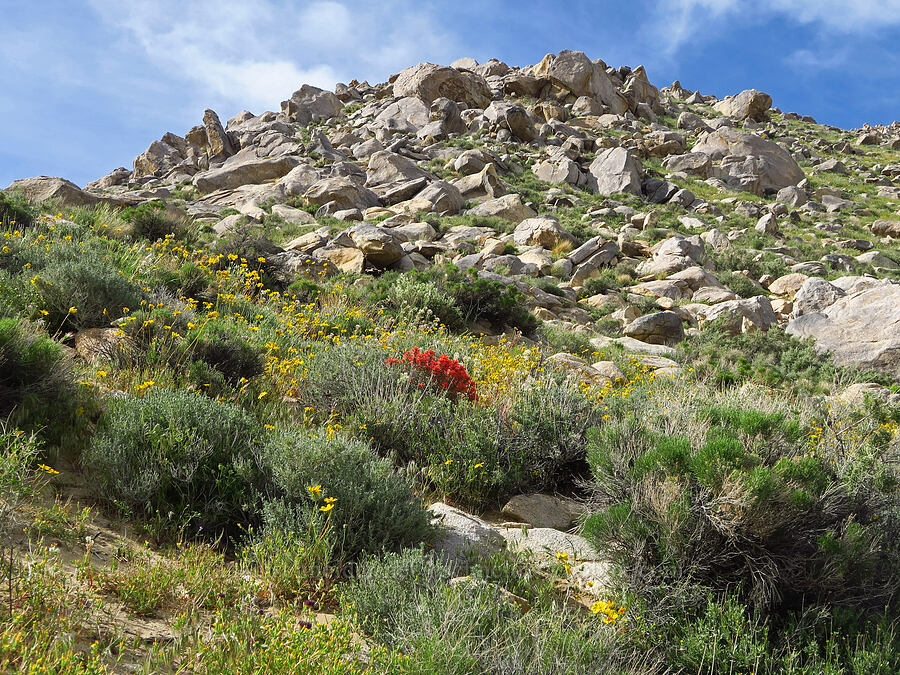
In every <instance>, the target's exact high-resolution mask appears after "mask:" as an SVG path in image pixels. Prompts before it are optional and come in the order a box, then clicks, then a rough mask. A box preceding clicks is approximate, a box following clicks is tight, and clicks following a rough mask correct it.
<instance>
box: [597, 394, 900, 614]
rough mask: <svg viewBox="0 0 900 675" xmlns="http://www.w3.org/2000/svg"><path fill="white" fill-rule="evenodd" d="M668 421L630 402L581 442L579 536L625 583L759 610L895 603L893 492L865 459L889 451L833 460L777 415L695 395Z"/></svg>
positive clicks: (886, 472) (884, 473)
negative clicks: (589, 493) (592, 505)
mask: <svg viewBox="0 0 900 675" xmlns="http://www.w3.org/2000/svg"><path fill="white" fill-rule="evenodd" d="M679 405H681V404H679ZM648 407H649V406H648ZM667 412H670V411H668V410H667ZM670 414H671V413H670ZM679 414H680V415H681V417H680V418H677V419H675V420H673V419H671V418H670V417H668V416H667V415H651V414H648V412H647V408H645V407H642V405H641V404H639V403H637V402H635V403H633V404H632V405H631V412H630V414H628V413H627V412H625V414H621V413H619V414H617V418H618V420H617V421H616V422H615V423H614V424H610V425H608V426H607V427H606V428H605V429H604V430H602V431H598V432H595V433H594V435H593V436H592V439H591V445H590V449H589V462H590V464H591V468H592V471H593V474H594V479H595V482H596V490H597V494H598V498H599V500H600V502H601V503H602V507H601V508H600V509H598V510H597V512H596V513H594V514H593V515H592V516H591V517H590V518H589V519H588V521H587V522H586V524H585V536H586V537H588V539H589V540H591V541H592V543H593V544H594V545H595V546H597V547H598V548H601V549H603V550H605V551H607V552H609V553H610V555H614V556H615V557H617V558H618V559H619V560H621V561H622V562H623V563H624V564H625V565H626V567H628V569H630V570H631V573H632V575H633V582H634V584H635V586H636V587H638V588H641V587H644V588H646V587H647V586H648V585H652V584H655V583H658V582H659V581H660V580H663V579H668V581H669V583H673V584H676V583H691V584H697V585H700V586H702V587H708V588H713V589H716V590H719V591H724V590H725V589H740V591H739V592H740V593H741V594H742V596H743V597H745V598H746V599H747V602H748V603H750V604H751V605H752V606H754V607H757V608H767V607H771V606H775V605H786V606H788V607H791V606H798V605H800V604H802V603H804V602H817V601H822V600H824V599H827V600H828V601H829V602H831V603H835V604H841V603H846V604H849V605H862V606H875V607H878V606H883V604H884V603H885V602H886V601H887V600H888V599H889V598H890V597H892V595H893V594H894V593H896V591H897V590H898V588H900V585H898V576H897V572H896V570H897V569H898V568H897V567H896V565H897V562H898V561H897V552H896V551H892V550H891V548H890V547H889V546H888V545H886V543H887V542H888V541H891V540H892V539H893V538H894V537H896V536H897V533H898V530H897V528H898V525H897V522H896V520H895V516H892V515H891V514H893V513H895V512H896V509H897V507H898V505H900V502H898V497H900V493H898V492H897V481H896V476H895V475H893V473H892V471H893V470H891V469H889V468H885V466H884V465H883V464H882V463H879V462H878V461H877V460H875V459H874V458H876V457H884V456H885V453H889V452H890V449H889V446H886V445H883V444H880V443H878V442H877V441H875V442H865V441H864V443H863V444H864V446H865V448H864V449H862V448H861V449H859V450H857V451H856V452H857V453H858V459H854V458H852V457H850V458H848V457H846V456H844V457H843V458H842V459H841V460H840V461H837V460H835V459H833V458H831V456H830V453H831V452H832V451H831V450H830V449H829V448H827V447H826V446H820V447H821V449H820V450H819V451H818V452H811V451H810V443H811V442H814V441H815V440H816V438H817V436H815V435H813V436H809V435H808V429H807V428H806V427H805V426H801V425H800V424H798V423H797V422H796V421H795V420H793V419H790V418H789V417H787V416H786V415H785V414H784V413H781V412H765V411H760V410H756V409H753V408H750V407H746V406H740V405H732V406H726V405H724V404H722V403H715V404H712V405H708V406H704V405H703V401H702V399H700V400H694V401H693V402H692V403H691V408H690V412H688V410H687V409H685V410H682V411H681V412H680V413H679ZM673 422H676V423H677V422H681V423H682V424H683V425H684V428H685V430H686V432H681V433H678V432H674V431H673V427H674V426H675V424H673ZM875 426H877V423H876V424H875ZM863 438H865V437H863ZM873 460H874V461H873ZM879 464H881V465H879ZM860 473H862V474H864V475H865V476H866V477H865V478H863V479H861V477H860V475H859V474H860ZM652 575H656V579H655V581H651V579H650V577H651V576H652Z"/></svg>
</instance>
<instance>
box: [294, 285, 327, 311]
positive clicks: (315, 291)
mask: <svg viewBox="0 0 900 675" xmlns="http://www.w3.org/2000/svg"><path fill="white" fill-rule="evenodd" d="M323 290H324V289H323V288H322V286H320V285H319V284H317V283H316V282H315V281H310V280H309V279H298V280H297V281H295V282H294V283H292V284H291V285H290V286H288V293H289V294H290V295H291V296H293V299H294V300H296V302H299V303H300V304H301V305H308V304H310V303H313V302H315V301H316V300H318V299H319V296H320V295H321V294H322V291H323Z"/></svg>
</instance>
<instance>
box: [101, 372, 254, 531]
mask: <svg viewBox="0 0 900 675" xmlns="http://www.w3.org/2000/svg"><path fill="white" fill-rule="evenodd" d="M262 444H263V436H262V433H261V429H260V425H259V424H258V423H257V422H256V421H255V420H254V419H253V418H252V417H251V416H250V415H249V413H247V412H245V411H243V410H242V409H240V408H238V407H236V406H234V405H232V404H229V403H218V402H216V401H214V400H211V399H209V398H207V397H205V396H203V395H202V394H198V393H194V392H190V391H169V390H163V389H154V388H151V389H149V390H148V391H147V393H146V394H145V395H144V396H143V397H142V398H138V397H134V396H126V397H121V398H114V399H111V400H109V402H108V404H107V409H106V412H105V414H104V416H103V418H102V420H101V423H100V427H99V430H98V433H97V437H96V438H95V439H94V442H93V443H92V444H91V447H90V448H89V449H88V450H87V452H86V453H85V458H84V463H85V465H86V466H89V467H91V469H92V472H94V473H93V475H94V480H95V481H96V489H97V494H98V495H99V496H101V497H103V498H104V499H106V500H108V501H110V502H113V503H115V504H117V505H120V506H122V507H125V508H127V509H130V510H131V511H133V512H136V513H144V514H146V515H152V514H153V513H154V512H156V511H164V512H168V511H174V512H181V511H184V512H190V511H193V512H195V513H196V524H197V525H198V526H199V527H202V529H203V530H204V531H205V533H207V534H210V535H212V536H215V535H216V534H218V533H219V532H222V531H230V532H234V531H235V528H236V526H237V525H238V524H239V523H241V522H244V523H246V522H249V520H250V519H251V518H253V517H254V516H255V514H256V504H255V501H256V496H255V494H254V490H257V489H259V488H260V485H261V471H260V467H259V463H258V457H259V453H260V452H261V448H262Z"/></svg>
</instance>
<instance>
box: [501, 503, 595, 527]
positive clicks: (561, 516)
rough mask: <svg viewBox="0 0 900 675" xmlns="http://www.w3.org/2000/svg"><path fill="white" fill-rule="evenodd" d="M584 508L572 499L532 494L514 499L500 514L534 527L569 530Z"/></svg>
mask: <svg viewBox="0 0 900 675" xmlns="http://www.w3.org/2000/svg"><path fill="white" fill-rule="evenodd" d="M583 511H584V508H583V507H582V506H581V505H580V504H578V502H575V501H573V500H571V499H566V498H565V497H556V496H554V495H543V494H530V495H516V496H515V497H512V498H511V499H510V500H509V501H508V502H506V504H505V505H504V507H503V508H502V509H501V511H500V514H501V515H502V516H504V517H506V518H509V519H510V520H514V521H519V522H522V523H528V524H529V525H531V526H532V527H538V528H542V527H550V528H553V529H555V530H568V529H569V528H570V527H572V524H573V523H574V522H575V519H576V518H577V517H578V516H579V515H580V514H581V513H582V512H583Z"/></svg>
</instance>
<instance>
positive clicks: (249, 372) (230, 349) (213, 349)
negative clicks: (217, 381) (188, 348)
mask: <svg viewBox="0 0 900 675" xmlns="http://www.w3.org/2000/svg"><path fill="white" fill-rule="evenodd" d="M193 353H194V358H195V359H199V360H200V361H203V362H204V363H206V364H208V365H210V366H212V367H213V368H215V369H216V370H218V371H219V372H220V373H222V375H223V377H224V378H225V379H226V380H227V381H229V382H231V383H232V384H236V383H237V382H239V381H240V380H241V379H246V380H249V379H251V378H254V377H256V376H257V375H259V374H260V373H262V372H263V359H262V355H261V354H260V352H259V350H258V349H257V348H256V347H254V346H253V345H251V344H250V343H249V342H247V341H246V340H243V339H241V338H239V337H237V336H235V335H231V334H230V333H228V332H226V331H210V334H209V335H205V336H204V337H203V338H201V339H200V340H197V342H196V343H194V346H193Z"/></svg>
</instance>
